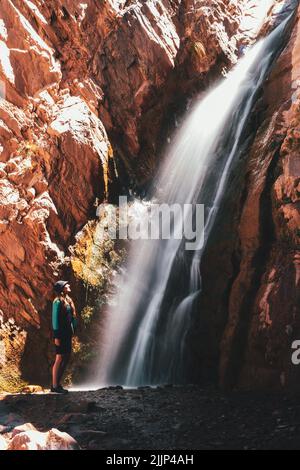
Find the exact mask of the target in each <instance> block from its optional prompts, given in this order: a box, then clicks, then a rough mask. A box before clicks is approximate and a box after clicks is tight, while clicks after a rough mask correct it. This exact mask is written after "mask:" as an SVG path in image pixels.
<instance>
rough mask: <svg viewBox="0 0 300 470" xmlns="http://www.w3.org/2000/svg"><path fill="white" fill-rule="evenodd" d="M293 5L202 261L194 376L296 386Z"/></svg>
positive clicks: (297, 68)
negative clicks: (286, 39)
mask: <svg viewBox="0 0 300 470" xmlns="http://www.w3.org/2000/svg"><path fill="white" fill-rule="evenodd" d="M299 14H300V10H298V14H297V16H296V18H295V21H294V26H293V30H292V34H291V37H290V39H289V42H288V45H287V47H285V49H284V51H283V52H282V54H281V55H280V57H279V59H278V61H277V62H276V64H275V66H274V67H273V70H272V72H271V75H270V77H269V79H268V80H267V82H266V83H265V85H264V87H263V90H262V92H261V94H260V98H259V100H258V103H257V105H256V108H255V110H254V111H253V115H252V119H251V123H250V124H251V125H250V126H249V129H248V136H247V138H248V139H249V142H251V144H250V145H248V149H247V150H246V152H245V155H244V157H243V160H244V163H243V162H241V163H240V164H239V165H238V168H237V169H236V172H235V174H234V175H233V176H232V178H231V181H230V187H229V188H228V194H227V200H226V201H224V207H223V210H222V211H221V212H222V214H221V216H220V217H219V223H218V225H217V230H216V231H215V233H214V234H213V236H212V240H211V242H210V245H209V247H208V250H207V253H206V256H205V259H204V261H203V266H202V268H203V282H204V292H203V296H202V300H201V305H200V306H199V317H198V318H197V320H196V323H197V329H196V332H195V334H194V336H193V339H192V343H193V348H194V350H195V355H196V356H197V358H198V362H199V364H201V366H200V369H201V368H202V372H201V374H200V375H201V377H200V380H212V379H214V380H215V381H217V382H218V383H220V384H221V385H222V386H223V387H229V388H232V387H242V388H275V389H282V388H284V387H289V388H293V389H295V388H298V387H299V378H300V369H299V366H296V365H294V364H293V363H292V353H293V351H294V350H293V349H292V343H293V342H294V341H295V340H299V338H300V328H299V327H300V324H299V314H300V309H299V306H300V303H299V282H300V261H299V260H300V252H299V248H300V231H299V228H300V212H299V209H300V200H299V196H300V191H299V183H300V160H299V152H300V147H299V145H300V140H299V129H300V128H299V122H300V121H299V116H300V115H299V110H300V90H299V85H300V47H299V44H300V30H299ZM200 343H202V345H201V346H200V347H199V344H200ZM217 370H218V373H216V371H217Z"/></svg>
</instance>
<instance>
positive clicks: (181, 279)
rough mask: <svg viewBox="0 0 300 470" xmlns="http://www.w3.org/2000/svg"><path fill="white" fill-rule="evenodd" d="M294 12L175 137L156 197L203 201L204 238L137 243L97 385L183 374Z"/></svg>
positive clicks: (180, 378) (177, 378) (112, 314)
mask: <svg viewBox="0 0 300 470" xmlns="http://www.w3.org/2000/svg"><path fill="white" fill-rule="evenodd" d="M296 3H297V4H298V2H296ZM291 4H293V7H294V8H295V2H294V3H293V2H291V3H290V5H289V6H291ZM292 16H293V13H292V14H291V12H290V11H286V10H285V11H284V13H283V16H281V17H279V19H280V23H279V25H278V26H277V27H276V28H275V29H274V30H273V31H272V32H271V33H270V34H269V36H268V37H266V38H265V39H262V40H260V41H259V42H258V43H257V44H256V45H255V46H253V47H252V48H251V49H249V50H248V51H247V52H246V53H245V55H244V56H243V57H242V58H241V59H240V60H239V62H238V63H237V65H236V66H235V67H234V69H233V70H232V71H231V72H230V73H229V74H228V76H227V77H226V79H224V80H222V81H221V82H220V83H219V84H218V85H217V86H216V87H215V88H214V89H212V90H210V91H209V92H208V93H207V95H206V96H205V97H204V98H203V97H199V99H198V100H196V101H195V103H194V104H193V106H192V108H191V109H189V110H188V113H187V116H186V117H185V119H184V121H183V124H182V125H181V127H180V128H179V129H178V131H177V132H176V134H175V135H174V136H173V139H172V142H171V144H170V145H169V150H168V152H167V155H166V156H165V159H164V162H163V164H162V165H161V168H160V170H159V172H158V177H157V179H156V181H155V188H156V189H155V193H154V200H159V201H163V202H165V203H167V204H170V205H171V204H174V203H179V204H186V203H191V204H192V203H196V202H198V203H201V204H204V206H205V227H204V244H203V245H202V246H199V247H198V249H197V250H195V251H186V250H185V249H184V244H183V243H182V240H177V239H174V238H171V239H170V240H139V241H135V242H134V244H133V246H132V250H131V253H130V257H129V262H128V266H127V268H126V270H125V271H124V272H123V273H122V274H121V275H120V276H119V279H118V282H119V288H118V296H117V298H115V299H114V303H115V305H114V307H112V308H111V309H110V311H109V312H108V315H107V319H106V326H105V333H104V336H103V338H101V346H102V349H101V354H100V359H99V362H100V364H98V365H97V370H96V371H94V379H93V382H94V385H96V386H97V385H98V386H100V385H107V384H110V385H112V384H121V385H127V386H139V385H157V384H164V383H182V382H184V381H185V351H186V337H187V334H188V332H189V328H190V327H191V321H192V317H193V313H194V312H195V308H196V306H197V300H198V297H199V294H200V292H201V273H200V262H201V257H202V254H203V251H204V249H205V246H206V243H207V240H208V238H209V235H210V233H211V230H212V228H213V226H214V223H215V221H216V216H217V214H218V210H219V207H220V204H221V202H222V199H223V197H224V194H225V193H226V188H227V184H228V179H229V177H230V175H231V172H232V170H233V169H234V167H235V164H236V162H237V161H238V160H239V158H240V157H241V154H242V148H243V132H244V130H245V126H246V125H247V122H248V121H249V116H250V113H251V110H252V109H253V106H254V104H255V101H256V98H257V93H258V91H259V90H260V88H261V86H262V84H263V82H264V80H265V79H266V77H267V75H268V73H269V71H270V68H271V66H272V64H273V63H274V61H275V59H276V58H277V57H278V55H279V53H280V52H281V50H282V47H283V45H284V42H285V35H286V32H287V30H288V27H289V23H290V20H291V18H292ZM197 314H198V315H201V312H197Z"/></svg>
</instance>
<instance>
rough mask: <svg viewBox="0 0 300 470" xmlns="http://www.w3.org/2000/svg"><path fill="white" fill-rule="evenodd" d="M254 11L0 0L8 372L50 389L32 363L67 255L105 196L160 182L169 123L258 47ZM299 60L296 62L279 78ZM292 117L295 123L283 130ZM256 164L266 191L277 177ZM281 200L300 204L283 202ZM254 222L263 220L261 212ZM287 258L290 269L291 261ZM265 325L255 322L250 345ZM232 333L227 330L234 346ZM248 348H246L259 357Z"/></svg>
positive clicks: (0, 356) (1, 254) (215, 4)
mask: <svg viewBox="0 0 300 470" xmlns="http://www.w3.org/2000/svg"><path fill="white" fill-rule="evenodd" d="M273 3H276V2H273ZM271 4H272V2H270V5H271ZM257 5H259V2H254V1H246V0H244V1H243V2H238V1H236V0H211V1H210V2H204V1H202V0H201V1H200V0H199V1H198V2H191V1H190V0H182V1H180V0H175V1H173V0H157V1H154V0H151V1H150V0H147V1H138V0H133V1H131V0H127V1H117V0H116V1H113V0H110V1H108V0H104V1H103V2H99V1H96V0H87V1H86V2H84V3H82V2H79V1H73V0H72V1H71V0H65V1H64V2H63V1H61V0H53V1H51V2H43V1H41V0H31V1H30V0H0V48H1V55H0V80H1V83H0V85H1V95H2V98H3V99H1V100H0V202H1V207H0V214H1V216H0V298H1V300H0V310H1V317H0V318H1V336H0V345H1V346H0V364H1V367H2V372H3V371H4V369H5V367H6V369H7V370H12V366H11V363H9V362H8V360H9V359H10V358H11V357H15V361H14V362H15V368H16V370H19V369H20V368H21V369H23V370H24V371H25V372H26V374H27V375H26V377H27V378H29V379H30V380H43V381H46V380H47V373H48V372H47V369H46V367H45V369H44V370H41V372H39V371H37V370H36V368H35V364H34V358H35V357H36V355H37V354H43V356H42V357H46V355H47V351H48V345H49V337H48V330H49V306H50V304H49V302H50V300H51V296H52V292H51V287H52V283H53V281H54V280H55V279H56V278H57V276H58V275H59V273H60V271H61V268H62V267H63V266H64V263H65V261H66V258H65V257H66V255H67V254H68V251H67V249H68V246H69V245H70V244H71V243H74V237H75V235H76V233H77V232H78V231H79V230H80V229H81V228H82V227H83V226H84V224H85V223H86V222H87V221H88V220H89V219H91V218H92V217H93V216H94V211H95V207H94V203H95V201H96V199H98V200H100V201H103V200H105V199H106V198H108V197H113V196H114V195H115V193H116V191H117V189H116V188H117V187H118V185H119V184H126V183H127V181H131V184H133V185H137V186H140V185H143V184H144V183H147V181H149V180H150V178H151V176H152V175H153V174H154V171H155V170H156V168H157V164H158V160H159V156H160V149H161V144H162V142H163V141H164V139H165V135H164V133H165V131H166V129H167V128H168V123H169V122H170V115H171V114H173V113H174V111H176V110H177V109H180V103H181V102H182V103H183V102H184V100H185V99H186V98H187V97H188V96H191V95H192V94H193V93H194V92H196V91H199V90H201V89H204V88H205V87H206V86H207V84H208V83H209V81H210V80H211V79H214V78H215V77H216V76H218V74H220V72H221V71H222V69H223V68H224V67H230V66H231V65H232V64H233V63H234V62H235V61H236V58H237V52H238V46H239V44H241V43H243V42H247V41H249V40H250V39H251V38H250V37H249V34H248V33H247V32H246V31H247V28H248V26H247V24H248V23H247V20H249V19H250V20H251V21H252V23H253V21H254V23H255V18H256V15H257V11H256V10H257ZM254 30H255V28H254V29H253V28H252V30H251V31H250V32H252V33H253V34H254V36H255V32H254ZM256 32H258V28H256ZM294 34H296V33H294ZM294 42H295V40H294V41H293V40H292V41H291V43H290V46H289V47H290V48H291V50H292V48H293V47H294V46H293V44H294ZM294 57H295V56H294ZM290 59H291V53H287V55H286V59H285V60H286V62H285V64H288V65H284V66H282V67H283V72H282V73H283V74H284V73H285V69H284V67H290V62H289V60H290ZM292 63H293V64H295V58H294V59H293V61H292ZM278 67H279V66H278ZM282 73H279V75H280V77H281V80H283V82H282V83H283V85H284V87H283V89H284V90H285V91H284V92H283V95H282V97H278V99H280V100H282V101H283V100H285V101H286V100H289V99H291V88H289V85H290V81H289V79H290V77H288V78H286V79H283V78H282ZM295 73H296V72H295ZM296 80H297V78H295V79H294V82H295V81H296ZM270 83H272V82H270ZM280 83H281V82H280ZM271 88H272V86H271V85H270V88H269V89H270V96H272V90H271ZM284 93H285V95H284ZM271 99H273V98H271ZM278 103H279V101H278ZM280 103H281V101H280ZM278 106H279V105H278ZM295 106H296V105H295ZM295 109H296V108H295ZM295 109H294V108H293V109H291V110H290V112H289V113H290V114H285V119H286V122H290V116H291V114H293V113H295V112H296V111H295ZM274 112H275V111H274ZM276 112H277V111H276ZM278 119H279V118H278ZM280 119H281V118H280ZM272 122H273V120H272ZM280 122H281V121H280ZM281 132H283V131H281ZM290 132H292V130H291V131H290ZM289 138H290V137H286V141H285V145H284V146H283V147H282V148H285V149H286V150H285V152H286V155H287V157H286V158H285V160H284V161H285V162H286V163H285V166H284V167H283V170H282V175H281V177H280V178H278V180H277V181H276V184H275V182H274V190H273V193H272V194H273V196H272V197H273V203H274V207H275V205H276V204H275V203H276V201H277V203H278V205H279V204H280V209H278V210H277V211H275V209H274V211H273V212H272V214H273V215H274V237H275V234H276V237H277V238H276V240H277V241H278V245H275V242H274V246H273V248H274V249H272V250H270V256H269V258H268V263H269V264H268V267H267V265H266V268H265V276H264V277H261V291H260V292H259V298H258V300H257V305H261V312H263V313H261V315H260V316H259V318H262V317H264V318H265V319H267V320H268V318H269V317H268V314H267V312H268V305H269V299H270V298H271V295H273V294H272V292H275V291H277V290H276V289H277V288H275V287H276V279H278V270H276V266H277V267H278V266H280V262H281V261H280V259H281V258H280V259H279V258H278V256H279V253H280V251H278V250H279V245H280V246H281V242H280V237H281V236H285V234H286V233H287V234H288V236H291V233H292V231H293V230H294V228H293V227H294V224H295V221H296V218H295V217H296V215H295V214H296V212H295V201H294V199H295V197H297V190H296V186H294V180H293V178H294V176H293V175H294V173H295V171H297V170H295V168H296V166H295V165H297V163H295V162H296V161H297V160H296V159H295V158H294V157H292V156H291V155H292V154H291V153H290V147H289ZM281 140H283V137H281ZM258 145H259V144H258ZM282 151H283V150H282ZM253 152H254V151H253ZM270 158H271V157H270ZM271 160H272V161H273V157H272V158H271ZM251 161H254V162H255V155H254V154H253V157H252V158H251V159H250V162H251ZM289 162H290V163H289ZM256 163H257V162H256ZM254 164H255V163H253V165H254ZM264 164H265V165H266V161H264ZM257 165H258V166H259V169H261V173H260V174H259V176H260V181H261V191H262V192H263V191H264V188H266V186H265V184H267V183H265V180H266V178H267V177H265V173H267V169H264V167H263V165H262V164H261V165H260V164H259V163H257ZM261 166H262V167H263V168H261ZM293 168H294V169H293ZM255 171H260V170H255ZM253 174H254V173H253ZM120 178H121V181H119V179H120ZM124 181H125V183H124ZM249 184H251V182H250V181H249ZM252 197H253V195H252ZM284 198H289V200H290V201H291V202H290V203H289V204H286V203H282V204H281V202H282V201H283V200H284ZM258 199H259V193H258V195H257V198H256V200H258ZM248 205H249V207H250V206H251V207H253V202H251V201H250V202H249V203H248V202H247V201H245V205H244V209H243V210H244V211H246V210H247V207H248ZM266 210H271V208H270V207H269V208H267V209H266ZM253 214H254V215H253V217H257V212H256V210H255V208H254V209H253ZM268 214H269V217H270V216H271V213H270V212H268ZM287 217H289V218H290V222H289V224H286V225H285V226H284V227H285V228H284V230H283V228H282V226H283V225H284V224H283V222H282V220H286V218H287ZM242 221H243V217H242V216H241V223H240V226H239V230H240V233H241V240H242V241H243V240H245V244H246V245H247V241H246V238H244V237H243V236H242V233H243V230H244V229H243V224H242ZM259 230H260V229H259V228H258V231H259ZM254 238H255V237H254ZM260 243H261V239H260V237H259V236H258V237H257V239H256V244H257V245H258V246H260ZM282 253H283V252H282ZM243 256H244V258H243V259H245V261H243V262H244V263H247V262H249V263H250V262H251V261H250V258H249V259H248V256H249V255H248V254H247V250H246V248H245V250H244V252H243ZM272 256H273V258H272ZM290 256H292V254H290ZM293 256H294V254H293ZM276 257H277V258H276ZM282 257H283V260H284V262H285V263H287V265H286V266H290V267H291V266H292V261H291V259H292V258H290V262H289V261H288V258H287V257H286V256H285V255H284V254H282ZM276 259H277V261H276ZM293 260H294V261H293V263H294V264H293V266H296V264H295V263H296V261H295V260H296V258H293ZM274 266H275V272H273V271H274ZM241 272H242V271H241ZM289 273H290V275H291V276H292V271H289ZM241 282H242V281H241ZM274 282H275V284H274ZM235 283H236V287H235V288H232V299H233V300H232V302H234V298H238V299H239V297H238V293H235V292H238V289H239V287H238V285H239V284H238V283H239V280H238V279H236V281H235ZM278 283H279V284H278V285H280V286H283V284H282V283H281V280H280V279H279V280H278ZM272 286H273V287H272ZM264 289H265V290H264ZM283 289H284V288H283ZM238 301H240V300H237V302H238ZM274 302H276V299H275V297H274ZM231 311H234V312H238V311H239V310H238V307H236V308H234V309H233V310H232V309H230V312H231ZM230 318H231V314H230ZM255 318H256V317H255ZM267 320H266V322H265V323H266V324H267V323H268V321H269V320H268V321H267ZM232 321H233V320H230V324H231V323H232ZM273 321H274V320H273ZM228 328H229V327H228ZM232 328H233V327H232ZM257 328H258V327H257V325H256V323H255V322H254V321H253V325H252V326H251V331H252V329H254V330H253V331H254V337H255V335H256V333H255V332H256V330H257ZM268 331H269V330H268ZM229 337H230V334H225V339H224V342H225V343H226V341H228V340H226V338H229ZM1 338H2V339H1ZM225 343H224V344H225ZM252 347H253V345H251V344H250V343H249V355H250V356H249V357H251V354H252V353H251V348H252ZM228 348H229V349H230V347H229V346H228V345H227V346H226V347H225V346H224V351H225V350H227V349H228ZM224 361H225V362H226V358H225V356H224ZM7 366H8V367H7ZM3 373H4V372H3ZM43 374H44V375H43Z"/></svg>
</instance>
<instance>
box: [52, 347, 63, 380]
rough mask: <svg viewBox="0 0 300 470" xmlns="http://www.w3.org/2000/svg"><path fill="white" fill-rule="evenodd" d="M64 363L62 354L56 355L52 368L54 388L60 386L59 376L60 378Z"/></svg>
mask: <svg viewBox="0 0 300 470" xmlns="http://www.w3.org/2000/svg"><path fill="white" fill-rule="evenodd" d="M62 362H63V356H62V355H61V354H56V356H55V362H54V364H53V368H52V387H54V388H56V387H58V385H59V376H60V370H61V365H62Z"/></svg>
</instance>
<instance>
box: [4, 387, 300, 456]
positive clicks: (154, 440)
mask: <svg viewBox="0 0 300 470" xmlns="http://www.w3.org/2000/svg"><path fill="white" fill-rule="evenodd" d="M27 422H30V423H32V424H33V425H35V426H36V428H37V429H38V430H40V431H48V430H49V429H50V428H52V427H54V428H57V429H59V430H60V431H66V432H68V433H69V434H70V435H71V436H73V437H74V438H75V439H76V440H77V441H78V443H79V444H80V446H81V448H82V449H109V450H120V449H136V450H138V449H147V450H156V449H160V450H162V449H164V450H174V449H182V450H186V449H189V450H191V449H192V450H202V449H300V401H299V399H298V396H283V395H280V394H271V393H268V394H267V393H264V394H262V393H254V392H247V393H246V392H236V393H229V394H224V393H221V392H218V391H216V390H208V389H202V388H199V387H195V386H190V387H168V386H167V387H162V388H157V389H150V388H147V387H146V388H141V389H138V390H122V389H118V388H109V389H101V390H98V391H95V392H70V393H69V394H68V395H64V396H62V395H55V394H46V393H44V394H28V395H25V394H18V395H6V396H1V395H0V431H1V432H2V434H3V436H7V434H6V433H7V432H8V431H9V430H10V429H12V428H13V427H14V426H16V425H18V424H23V423H27Z"/></svg>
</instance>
